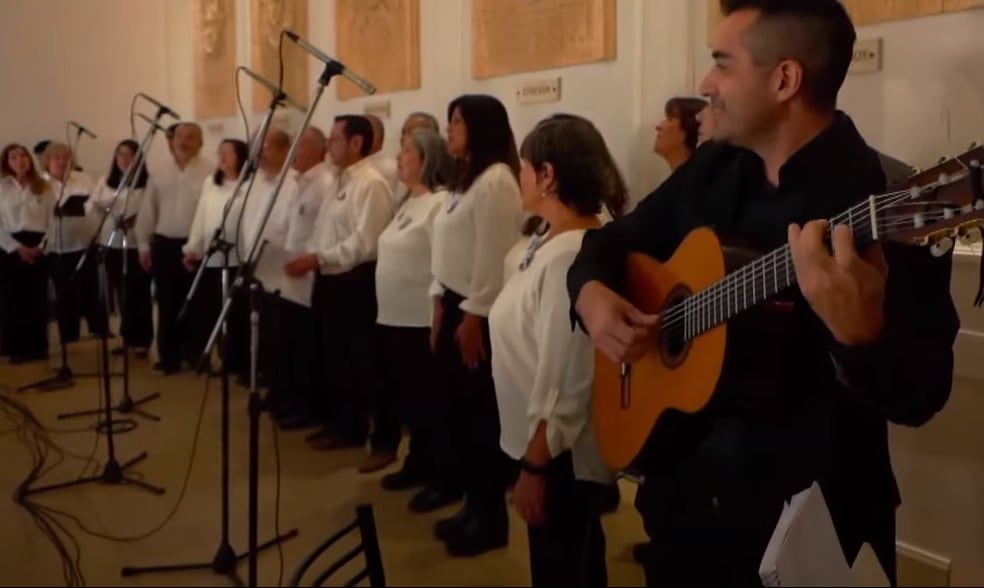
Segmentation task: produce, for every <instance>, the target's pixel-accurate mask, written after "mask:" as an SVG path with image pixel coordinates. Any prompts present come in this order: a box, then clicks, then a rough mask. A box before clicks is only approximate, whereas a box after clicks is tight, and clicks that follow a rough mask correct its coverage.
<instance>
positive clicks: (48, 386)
mask: <svg viewBox="0 0 984 588" xmlns="http://www.w3.org/2000/svg"><path fill="white" fill-rule="evenodd" d="M71 126H72V123H68V124H67V125H65V127H66V128H65V137H66V140H67V141H68V148H69V150H70V151H71V153H72V159H73V160H74V159H75V153H76V150H77V149H78V146H79V143H81V142H82V133H83V132H84V128H83V127H82V126H81V125H75V126H76V127H77V131H78V132H77V133H76V135H75V144H74V145H73V144H72V135H71V133H70V132H69V127H71ZM93 138H94V137H93ZM69 163H70V164H71V162H69ZM71 175H72V169H71V167H69V169H68V174H67V176H68V177H66V178H65V179H64V180H62V181H61V188H60V189H59V191H58V205H59V206H60V205H61V202H62V198H64V196H65V187H66V186H67V185H68V179H69V178H70V177H71ZM63 223H64V219H63V217H61V216H59V217H58V242H59V244H60V243H62V242H63V241H64V237H63V233H64V229H63ZM59 255H64V253H59ZM69 283H71V281H70V282H69ZM55 304H56V305H57V307H56V308H60V307H61V306H62V304H64V301H63V300H62V297H61V296H56V297H55ZM58 323H59V324H58V329H57V331H58V344H59V347H60V348H61V366H59V367H58V368H56V369H55V375H53V376H51V377H49V378H44V379H42V380H38V381H36V382H31V383H29V384H25V385H23V386H21V387H19V388H18V389H17V391H18V392H25V391H27V390H30V389H32V388H37V389H38V390H39V391H41V392H53V391H55V390H63V389H65V388H71V387H72V386H74V385H75V380H74V378H97V377H99V372H95V373H85V374H78V373H74V372H72V368H71V367H69V365H68V345H67V344H66V343H65V333H63V332H62V329H61V322H60V321H58ZM107 323H108V317H107Z"/></svg>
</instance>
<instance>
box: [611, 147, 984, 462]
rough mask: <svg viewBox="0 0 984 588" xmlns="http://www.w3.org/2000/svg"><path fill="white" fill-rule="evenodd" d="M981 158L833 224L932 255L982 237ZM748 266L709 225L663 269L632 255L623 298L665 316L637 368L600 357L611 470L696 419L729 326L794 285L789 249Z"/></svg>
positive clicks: (945, 163)
mask: <svg viewBox="0 0 984 588" xmlns="http://www.w3.org/2000/svg"><path fill="white" fill-rule="evenodd" d="M982 162H984V147H980V146H977V145H976V144H975V145H972V146H971V148H970V149H969V150H968V151H967V152H965V153H964V154H962V155H960V156H958V157H954V158H945V159H941V160H940V162H939V163H938V164H937V165H936V166H935V167H933V168H931V169H928V170H925V171H922V172H919V173H917V174H915V175H914V176H912V177H911V178H910V179H909V180H908V181H907V182H906V183H905V184H903V185H902V187H901V189H900V190H896V191H893V192H889V193H886V194H881V195H876V196H870V197H869V198H867V199H865V200H864V201H863V202H860V203H858V204H857V205H855V206H853V207H852V208H850V209H849V210H847V211H846V212H844V213H843V214H841V215H840V216H839V217H837V218H834V219H830V220H831V227H832V226H833V225H835V224H846V225H848V226H850V227H851V228H852V230H853V232H854V235H855V242H856V244H857V246H858V247H863V246H864V245H866V244H870V243H872V242H875V241H879V240H891V241H896V242H902V243H907V244H913V245H919V246H927V247H930V248H931V251H932V253H933V255H936V256H941V255H945V254H946V253H948V252H949V250H950V249H951V248H952V247H953V245H954V242H955V240H960V241H961V242H964V243H974V242H977V241H980V240H981V226H982V225H984V189H982V169H981V164H982ZM828 236H829V235H828ZM743 253H745V254H746V255H747V252H743ZM747 261H748V259H747V257H743V256H738V255H732V254H731V253H730V252H729V251H727V250H726V249H724V248H723V247H722V245H721V242H720V240H719V239H718V237H717V235H716V234H715V233H714V231H713V230H711V229H708V228H698V229H695V230H693V231H692V232H690V233H689V234H688V235H687V237H686V238H685V239H684V240H683V242H682V243H681V244H680V245H679V247H677V249H676V251H675V252H674V254H673V256H672V257H671V258H670V259H669V260H668V261H667V262H666V263H661V262H659V261H657V260H656V259H654V258H652V257H650V256H648V255H646V254H642V253H632V254H630V255H629V256H628V258H627V260H626V285H627V290H626V292H624V293H623V295H624V296H625V298H626V299H627V300H628V301H629V302H631V303H632V304H634V305H635V306H636V307H637V308H639V309H640V310H641V311H643V312H645V313H647V314H652V315H659V317H660V319H659V325H658V329H657V331H656V333H657V334H656V336H655V340H654V342H653V345H652V346H651V348H650V349H649V350H648V351H647V352H646V354H645V355H644V357H642V358H641V359H640V360H639V361H637V362H636V363H634V364H632V365H631V366H630V365H627V364H616V363H613V362H612V361H611V360H610V359H608V358H607V357H606V356H605V355H604V354H602V353H601V352H597V353H596V356H595V378H594V385H593V391H592V410H593V418H594V421H595V432H596V435H597V438H598V442H599V444H600V449H601V453H602V457H603V459H604V460H605V461H606V463H607V464H608V465H609V467H611V468H612V469H613V470H616V471H618V470H623V469H626V468H628V467H630V466H631V465H632V462H633V461H634V460H635V459H636V457H637V456H638V455H639V453H640V451H641V450H642V448H643V446H644V445H645V443H646V441H647V439H648V438H649V436H650V434H651V432H652V431H653V428H654V427H656V426H658V422H657V421H658V420H659V418H660V417H661V416H662V415H663V414H664V413H665V412H667V411H670V410H674V409H675V410H678V411H683V412H686V413H695V412H698V411H700V410H702V409H703V408H704V407H706V406H707V405H708V403H709V402H710V401H711V400H712V399H713V398H714V394H715V391H716V390H717V388H718V384H719V381H721V378H722V367H723V366H724V365H725V357H726V353H727V352H728V348H727V329H728V321H729V320H731V319H733V318H734V317H736V316H738V315H739V314H741V313H744V312H745V311H747V310H750V309H752V308H755V307H757V306H759V305H760V304H761V303H763V302H765V301H768V300H770V299H772V298H773V297H775V296H776V295H777V294H779V293H780V292H782V291H783V290H785V289H787V288H788V287H790V286H792V285H793V284H794V283H795V281H796V274H795V272H794V270H793V263H792V257H791V255H790V251H789V246H788V245H786V246H783V247H780V248H778V249H776V250H774V251H772V252H771V253H768V254H767V255H764V256H761V257H758V258H757V259H755V260H754V261H752V262H751V263H747ZM739 264H740V265H739ZM980 302H981V301H978V304H980Z"/></svg>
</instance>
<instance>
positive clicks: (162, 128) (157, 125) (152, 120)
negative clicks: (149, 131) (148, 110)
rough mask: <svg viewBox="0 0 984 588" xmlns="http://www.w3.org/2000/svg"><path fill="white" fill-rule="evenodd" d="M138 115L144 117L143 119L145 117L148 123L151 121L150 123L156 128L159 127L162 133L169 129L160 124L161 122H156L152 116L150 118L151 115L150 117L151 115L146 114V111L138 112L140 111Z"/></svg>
mask: <svg viewBox="0 0 984 588" xmlns="http://www.w3.org/2000/svg"><path fill="white" fill-rule="evenodd" d="M137 116H139V117H140V118H142V119H144V120H145V121H147V122H148V123H150V124H151V125H152V126H153V127H154V128H155V129H157V130H158V131H161V132H162V133H167V129H165V128H164V127H162V126H161V125H159V124H157V122H156V121H154V119H152V118H150V117H149V116H147V115H146V114H144V113H142V112H138V113H137Z"/></svg>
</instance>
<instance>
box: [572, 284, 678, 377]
mask: <svg viewBox="0 0 984 588" xmlns="http://www.w3.org/2000/svg"><path fill="white" fill-rule="evenodd" d="M575 310H576V311H577V314H578V315H579V316H580V317H581V322H582V323H583V324H584V328H585V329H586V330H587V331H588V334H589V335H591V341H592V342H593V343H594V345H595V347H597V348H598V349H600V350H601V352H602V353H604V354H605V355H606V356H607V357H608V359H610V360H612V361H613V362H615V363H633V362H635V361H637V360H638V359H639V358H641V357H642V355H643V354H644V353H645V351H646V348H647V347H648V346H649V345H650V344H651V342H652V336H653V334H654V333H655V330H656V326H657V323H658V322H659V317H658V316H656V315H648V314H645V313H643V312H642V311H641V310H639V309H638V308H636V307H635V306H633V305H632V303H630V302H629V301H628V300H626V299H624V298H622V297H621V296H619V295H618V294H616V293H615V292H613V291H612V290H611V289H609V288H608V287H607V286H605V285H604V284H602V283H601V282H598V281H592V282H588V283H587V284H585V285H584V287H583V288H581V292H580V293H579V294H578V297H577V303H576V305H575Z"/></svg>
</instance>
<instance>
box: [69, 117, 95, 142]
mask: <svg viewBox="0 0 984 588" xmlns="http://www.w3.org/2000/svg"><path fill="white" fill-rule="evenodd" d="M68 124H69V125H71V126H73V127H75V128H76V129H78V130H79V132H80V133H85V134H86V135H89V138H90V139H95V138H96V134H95V133H93V132H92V131H90V130H89V129H87V128H85V127H83V126H82V125H80V124H79V123H77V122H75V121H74V120H70V121H68Z"/></svg>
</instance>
